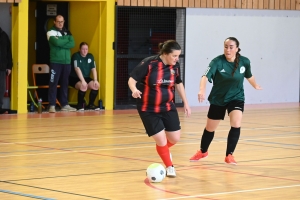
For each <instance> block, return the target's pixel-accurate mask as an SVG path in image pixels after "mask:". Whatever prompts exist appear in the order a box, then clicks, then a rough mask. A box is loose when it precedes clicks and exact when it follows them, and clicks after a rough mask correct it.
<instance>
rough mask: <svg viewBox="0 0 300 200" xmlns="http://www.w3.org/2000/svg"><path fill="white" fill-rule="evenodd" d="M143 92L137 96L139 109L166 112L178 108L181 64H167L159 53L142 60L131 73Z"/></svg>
mask: <svg viewBox="0 0 300 200" xmlns="http://www.w3.org/2000/svg"><path fill="white" fill-rule="evenodd" d="M130 77H132V78H133V79H134V80H136V81H137V89H138V90H140V91H141V92H142V95H141V99H140V98H137V109H139V110H141V111H148V112H155V113H159V112H165V111H169V110H171V109H176V108H175V104H174V92H175V83H176V84H180V83H182V80H181V78H180V65H179V63H178V62H177V63H176V65H165V64H164V63H163V62H162V60H161V59H160V57H159V55H156V56H151V57H147V58H145V59H144V60H142V61H141V62H140V63H139V64H138V65H137V66H136V67H135V68H134V69H133V71H132V72H131V73H130Z"/></svg>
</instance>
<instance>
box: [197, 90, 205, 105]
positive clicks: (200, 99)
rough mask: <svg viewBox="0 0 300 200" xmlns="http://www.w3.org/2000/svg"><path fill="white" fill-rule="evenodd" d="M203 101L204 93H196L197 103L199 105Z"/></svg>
mask: <svg viewBox="0 0 300 200" xmlns="http://www.w3.org/2000/svg"><path fill="white" fill-rule="evenodd" d="M204 100H205V93H204V92H201V91H200V92H199V93H198V101H199V102H200V103H201V102H203V101H204Z"/></svg>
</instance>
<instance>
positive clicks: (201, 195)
mask: <svg viewBox="0 0 300 200" xmlns="http://www.w3.org/2000/svg"><path fill="white" fill-rule="evenodd" d="M299 186H300V185H287V186H279V187H269V188H258V189H252V190H237V191H232V192H219V193H211V194H199V195H193V196H185V197H174V198H167V199H159V200H170V199H189V198H195V197H208V196H217V195H224V194H225V195H226V194H236V193H245V192H256V191H264V190H275V189H283V188H292V187H299Z"/></svg>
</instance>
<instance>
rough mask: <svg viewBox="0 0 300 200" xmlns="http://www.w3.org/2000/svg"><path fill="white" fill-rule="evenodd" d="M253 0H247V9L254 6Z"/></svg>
mask: <svg viewBox="0 0 300 200" xmlns="http://www.w3.org/2000/svg"><path fill="white" fill-rule="evenodd" d="M252 1H253V0H247V9H252V8H253V6H252Z"/></svg>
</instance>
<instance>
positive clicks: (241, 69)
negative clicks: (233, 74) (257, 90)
mask: <svg viewBox="0 0 300 200" xmlns="http://www.w3.org/2000/svg"><path fill="white" fill-rule="evenodd" d="M245 70H246V69H245V67H244V66H242V67H241V68H240V73H241V74H242V73H244V72H245Z"/></svg>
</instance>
